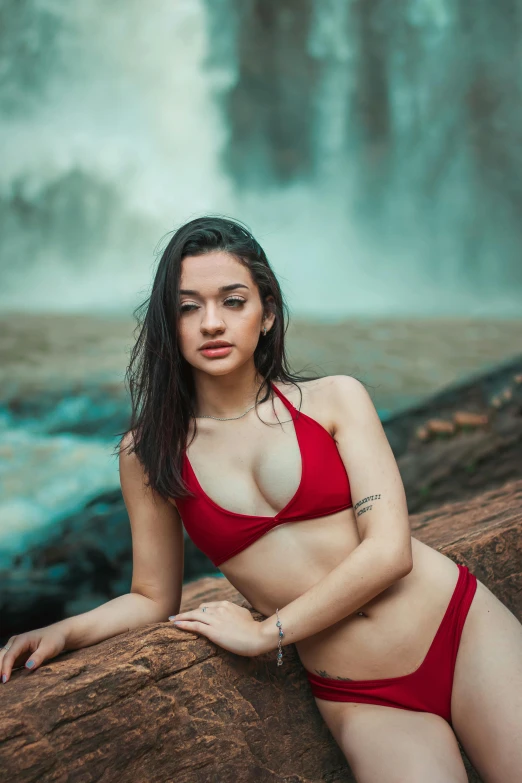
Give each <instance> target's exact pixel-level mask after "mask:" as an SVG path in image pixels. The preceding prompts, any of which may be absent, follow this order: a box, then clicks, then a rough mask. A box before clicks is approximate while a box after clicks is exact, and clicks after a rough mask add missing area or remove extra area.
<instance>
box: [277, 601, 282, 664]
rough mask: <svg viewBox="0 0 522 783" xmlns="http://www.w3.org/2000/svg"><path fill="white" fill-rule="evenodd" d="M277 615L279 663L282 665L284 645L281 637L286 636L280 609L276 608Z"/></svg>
mask: <svg viewBox="0 0 522 783" xmlns="http://www.w3.org/2000/svg"><path fill="white" fill-rule="evenodd" d="M276 615H277V622H276V625H277V627H278V628H279V641H278V643H277V647H278V652H277V665H278V666H282V665H283V647H282V645H281V639H282V638H283V636H284V633H283V628H282V625H281V620H280V619H279V609H276Z"/></svg>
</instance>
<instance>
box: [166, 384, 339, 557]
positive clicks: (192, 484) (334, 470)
mask: <svg viewBox="0 0 522 783" xmlns="http://www.w3.org/2000/svg"><path fill="white" fill-rule="evenodd" d="M272 388H273V390H274V391H275V393H276V394H277V396H278V397H279V398H280V399H281V400H282V401H283V403H284V405H285V406H286V408H287V409H288V411H289V412H290V415H291V416H292V420H293V422H294V427H295V434H296V437H297V442H298V444H299V449H300V452H301V481H300V483H299V486H298V488H297V491H296V493H295V495H294V496H293V498H291V500H289V502H288V503H287V504H286V506H285V507H284V508H282V509H281V511H278V513H277V514H276V515H275V516H271V517H261V516H255V515H251V514H238V513H237V512H235V511H227V510H226V509H225V508H222V507H221V506H218V505H217V503H214V501H213V500H212V499H211V498H209V496H208V495H207V494H206V492H205V490H204V489H203V488H202V486H201V484H200V483H199V481H198V479H197V477H196V474H195V473H194V470H193V468H192V465H191V464H190V460H189V458H188V456H187V454H186V451H185V452H184V459H183V467H182V474H181V475H182V478H183V480H184V481H185V482H186V484H187V486H188V488H189V489H190V490H191V492H193V493H194V494H195V496H196V497H194V498H188V497H186V498H176V506H177V507H178V509H179V512H180V515H181V517H182V519H183V524H184V526H185V529H186V531H187V533H188V534H189V536H190V538H191V539H192V541H193V542H194V543H195V545H196V546H197V547H198V549H200V550H201V551H202V552H204V553H205V554H206V555H207V557H208V558H209V559H210V560H211V561H212V562H213V563H214V565H215V566H219V565H221V563H224V562H225V560H228V559H229V558H230V557H232V556H233V555H237V554H238V552H242V551H243V549H246V547H247V546H249V545H250V544H253V543H254V541H257V539H258V538H261V536H263V535H264V534H265V533H267V532H268V531H269V530H271V529H272V528H273V527H276V526H277V525H281V524H282V523H283V522H298V521H299V520H301V519H313V518H314V517H325V516H327V515H328V514H335V512H336V511H341V510H342V509H344V508H349V507H350V506H351V505H352V498H351V495H350V483H349V481H348V476H347V474H346V469H345V467H344V463H343V461H342V459H341V457H340V454H339V452H338V450H337V446H336V443H335V440H334V439H333V438H332V436H331V435H330V433H329V432H328V431H327V430H326V429H325V428H324V427H323V426H322V425H321V424H319V422H317V421H315V419H312V418H311V417H310V416H307V415H306V414H305V413H303V412H302V411H298V410H297V408H296V407H295V406H294V405H292V403H291V402H290V400H288V399H287V398H286V397H285V395H284V394H282V392H280V391H279V389H278V388H277V387H276V386H275V385H274V384H272Z"/></svg>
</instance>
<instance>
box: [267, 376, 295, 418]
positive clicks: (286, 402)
mask: <svg viewBox="0 0 522 783" xmlns="http://www.w3.org/2000/svg"><path fill="white" fill-rule="evenodd" d="M270 386H271V387H272V389H273V390H274V391H275V393H276V394H277V396H278V397H279V399H280V400H282V402H283V404H284V406H285V407H286V408H287V410H289V411H290V415H291V416H292V419H295V418H296V416H297V414H298V413H299V411H298V410H297V408H296V407H295V405H294V404H293V403H291V402H290V400H289V399H288V397H286V396H285V395H284V394H283V392H282V391H279V389H278V388H277V386H276V385H275V383H274V382H273V381H270Z"/></svg>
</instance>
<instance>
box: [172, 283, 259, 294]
mask: <svg viewBox="0 0 522 783" xmlns="http://www.w3.org/2000/svg"><path fill="white" fill-rule="evenodd" d="M236 288H246V289H248V286H247V285H244V284H243V283H229V284H228V285H222V286H220V287H219V288H218V291H219V293H220V294H221V293H223V292H224V291H234V290H235V289H236ZM180 294H186V295H187V296H200V293H199V291H195V290H194V289H192V288H181V289H180Z"/></svg>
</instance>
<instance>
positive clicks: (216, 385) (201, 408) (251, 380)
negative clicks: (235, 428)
mask: <svg viewBox="0 0 522 783" xmlns="http://www.w3.org/2000/svg"><path fill="white" fill-rule="evenodd" d="M261 381H262V378H261V377H260V376H259V375H258V373H257V371H256V368H255V367H252V368H250V367H248V366H247V367H240V368H238V370H236V371H234V372H231V373H227V374H226V375H209V374H208V373H203V372H197V373H195V375H194V385H195V390H196V404H195V410H196V416H216V417H218V418H222V419H225V418H231V417H233V416H239V415H240V414H241V413H244V412H245V411H246V409H247V408H249V407H250V406H251V405H253V404H254V402H255V400H256V395H257V392H258V390H259V387H260V386H261Z"/></svg>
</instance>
